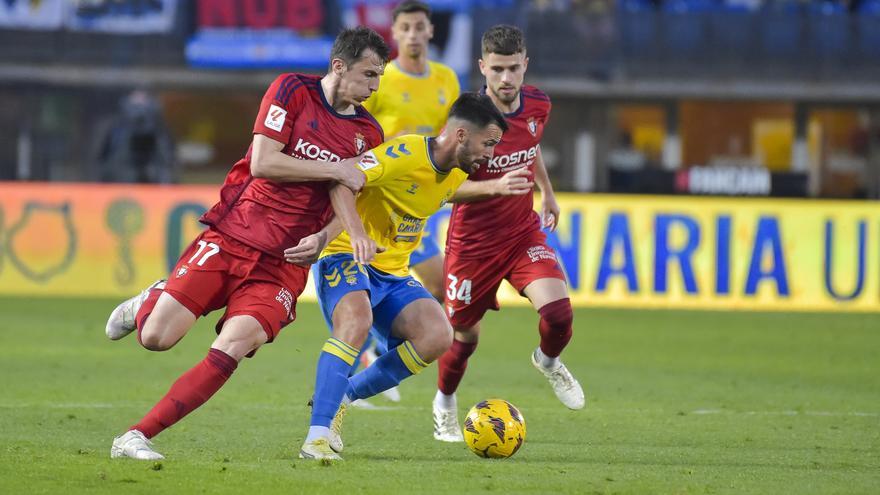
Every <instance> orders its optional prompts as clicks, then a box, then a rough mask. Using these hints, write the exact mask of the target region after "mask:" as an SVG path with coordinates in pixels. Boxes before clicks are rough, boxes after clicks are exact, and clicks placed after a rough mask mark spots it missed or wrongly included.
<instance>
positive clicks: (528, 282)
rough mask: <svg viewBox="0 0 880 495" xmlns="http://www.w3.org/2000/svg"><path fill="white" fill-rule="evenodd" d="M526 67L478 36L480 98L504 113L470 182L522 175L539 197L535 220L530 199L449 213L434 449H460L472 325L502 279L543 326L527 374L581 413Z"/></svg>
mask: <svg viewBox="0 0 880 495" xmlns="http://www.w3.org/2000/svg"><path fill="white" fill-rule="evenodd" d="M528 61H529V59H528V57H527V56H526V47H525V40H524V37H523V34H522V31H520V30H519V29H518V28H516V27H513V26H506V25H499V26H494V27H492V28H490V29H489V30H488V31H486V32H485V33H484V34H483V39H482V59H481V60H480V61H479V64H480V72H482V73H483V75H484V76H485V77H486V86H485V88H484V89H483V91H485V93H486V94H487V95H489V97H490V98H491V99H492V101H493V102H494V103H495V105H496V106H497V107H498V109H499V110H500V111H501V112H503V113H504V115H505V118H506V120H507V125H508V126H509V127H510V130H509V131H508V132H506V133H505V134H504V138H503V139H502V140H501V143H499V144H498V147H497V148H496V153H495V157H494V158H493V159H492V161H491V162H490V163H489V165H488V166H487V167H480V169H479V170H477V171H476V172H475V173H474V174H472V175H471V179H472V180H474V181H484V180H490V179H494V178H497V177H499V176H500V175H502V174H505V173H508V172H510V171H511V170H519V169H525V170H529V171H530V172H532V173H533V174H534V175H533V176H534V182H535V183H536V184H537V185H538V187H539V188H540V189H541V215H540V217H539V216H538V214H537V213H535V211H534V210H533V209H532V206H533V198H532V194H526V195H521V196H512V197H499V198H491V199H487V200H484V201H479V202H473V203H465V204H456V205H455V206H454V207H453V209H452V217H451V219H450V223H449V232H448V235H447V244H446V264H445V267H444V268H445V274H446V283H447V288H446V311H447V314H448V315H449V319H450V321H451V323H452V327H453V329H454V330H455V339H454V341H453V343H452V346H451V347H450V349H449V351H447V352H446V353H445V354H444V355H443V357H441V358H440V362H439V363H438V369H439V378H438V388H439V390H438V391H437V394H436V396H435V398H434V404H433V411H434V438H436V439H437V440H442V441H448V442H457V441H463V438H462V434H461V429H460V428H459V426H458V417H457V411H456V408H457V403H456V398H455V391H456V389H457V388H458V385H459V383H460V382H461V379H462V377H463V376H464V373H465V369H466V368H467V361H468V357H470V355H471V354H473V352H474V350H475V349H476V347H477V342H478V340H479V335H480V320H481V319H482V318H483V315H484V314H485V313H486V311H487V310H490V309H492V310H497V309H498V308H499V306H498V300H497V299H496V293H497V291H498V287H499V285H500V284H501V281H502V280H505V279H506V280H507V281H509V282H510V283H511V284H512V285H513V287H514V288H515V289H516V290H517V291H519V292H520V293H521V294H523V295H524V296H526V297H527V298H529V300H530V301H531V302H532V305H533V306H534V307H535V309H536V310H537V311H538V314H539V315H540V317H541V318H540V323H539V325H538V330H539V333H540V337H541V338H540V345H539V346H538V347H537V348H536V349H535V350H534V352H533V353H532V356H531V361H532V364H533V365H534V366H535V367H536V368H537V369H538V370H539V371H540V372H541V373H542V374H544V375H545V376H546V377H547V379H548V380H549V381H550V384H551V386H552V387H553V391H554V392H555V393H556V396H557V397H558V398H559V400H560V401H562V403H563V404H565V405H566V406H567V407H569V408H571V409H581V408H583V407H584V392H583V390H582V389H581V386H580V384H579V383H578V382H577V380H575V378H574V377H573V376H572V375H571V373H570V372H569V371H568V369H567V368H566V367H565V365H564V364H562V361H560V359H559V355H560V354H561V353H562V350H563V349H564V348H565V346H566V345H567V344H568V342H569V340H570V339H571V334H572V328H571V327H572V310H571V302H570V301H569V297H568V287H567V285H566V282H565V275H564V274H563V272H562V269H561V268H560V266H559V263H558V262H557V260H556V255H555V253H554V252H553V249H551V248H550V247H549V246H548V245H547V238H546V235H545V234H544V233H543V232H541V228H542V226H543V227H549V228H550V229H551V230H554V229H555V228H556V224H557V222H558V220H559V206H558V204H557V203H556V199H555V197H554V194H553V187H552V186H551V184H550V179H549V177H548V176H547V170H546V168H545V167H544V160H543V158H542V156H541V147H540V142H541V136H542V135H543V133H544V125H545V124H546V123H547V120H548V118H549V116H550V99H549V98H548V97H547V95H545V94H544V93H543V92H541V91H540V90H538V89H537V88H535V87H533V86H529V85H524V84H523V76H524V74H525V72H526V68H527V67H528Z"/></svg>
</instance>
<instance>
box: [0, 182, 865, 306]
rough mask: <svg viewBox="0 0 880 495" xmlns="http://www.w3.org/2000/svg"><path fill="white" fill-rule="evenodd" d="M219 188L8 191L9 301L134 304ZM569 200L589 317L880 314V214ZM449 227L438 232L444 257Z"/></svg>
mask: <svg viewBox="0 0 880 495" xmlns="http://www.w3.org/2000/svg"><path fill="white" fill-rule="evenodd" d="M218 190H219V187H218V186H215V185H211V186H132V185H86V184H32V183H28V184H24V183H0V295H46V296H106V297H111V298H114V297H119V298H122V297H130V296H131V295H133V294H135V293H137V292H138V291H140V289H141V288H143V287H145V286H146V285H148V284H150V283H152V282H153V281H155V280H156V279H158V278H162V277H166V276H167V274H168V271H169V270H170V269H171V267H173V266H174V264H175V262H176V261H177V258H178V256H179V254H180V252H181V251H182V250H183V249H184V248H185V247H186V245H187V244H188V243H189V242H191V241H192V239H193V238H194V237H195V236H196V234H197V233H198V232H199V231H200V229H201V228H202V226H201V225H200V224H199V223H198V218H199V216H200V215H201V214H202V213H203V212H204V211H206V210H207V208H209V207H210V206H211V205H212V204H213V203H214V202H215V201H216V199H217V195H218ZM558 200H559V203H560V206H561V208H562V214H561V217H560V225H559V229H558V230H557V232H555V233H553V234H550V235H549V239H550V244H551V245H552V246H553V247H554V249H555V250H556V253H557V257H558V259H559V261H560V264H561V265H562V267H563V270H564V271H565V273H566V275H567V277H568V283H569V287H570V291H571V299H572V302H573V303H574V305H575V306H605V307H643V308H690V309H734V310H768V311H860V312H880V203H877V202H867V201H816V200H767V199H729V198H724V199H721V198H708V197H658V196H620V195H574V194H560V195H559V196H558ZM536 204H537V202H536ZM448 219H449V210H448V209H446V210H444V211H441V212H440V213H438V214H437V215H436V216H435V217H434V218H432V221H431V222H429V223H428V227H427V229H428V231H427V233H426V234H427V235H431V236H435V237H436V238H437V239H438V240H439V241H440V242H441V245H442V242H443V238H444V237H445V231H446V225H447V222H448ZM459 284H461V281H459ZM312 294H313V293H312V292H311V290H310V289H309V290H307V292H306V294H305V295H304V296H303V298H304V299H311V298H313V295H312ZM499 299H500V300H501V303H502V306H503V305H505V304H528V301H526V300H525V299H523V298H521V297H520V296H519V295H517V294H516V293H515V292H514V291H513V289H512V288H510V287H509V286H506V285H505V286H503V287H502V290H501V291H500V292H499Z"/></svg>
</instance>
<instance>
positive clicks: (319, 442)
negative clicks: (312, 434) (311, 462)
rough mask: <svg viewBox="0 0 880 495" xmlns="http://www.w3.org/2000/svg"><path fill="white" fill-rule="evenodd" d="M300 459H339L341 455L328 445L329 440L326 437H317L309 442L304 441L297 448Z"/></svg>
mask: <svg viewBox="0 0 880 495" xmlns="http://www.w3.org/2000/svg"><path fill="white" fill-rule="evenodd" d="M299 458H300V459H315V460H318V461H341V460H342V457H341V456H340V455H339V454H337V453H336V452H334V451H333V448H332V447H330V441H329V440H327V439H326V438H318V439H315V440H312V441H311V442H305V443H304V444H303V446H302V448H301V449H299Z"/></svg>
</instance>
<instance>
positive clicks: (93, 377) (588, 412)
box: [0, 298, 880, 495]
mask: <svg viewBox="0 0 880 495" xmlns="http://www.w3.org/2000/svg"><path fill="white" fill-rule="evenodd" d="M116 302H117V301H100V300H56V299H39V298H20V299H19V298H5V299H0V352H2V354H3V356H2V358H0V380H2V396H0V493H9V494H24V493H50V494H57V493H65V494H71V493H112V494H118V493H126V494H129V493H145V494H146V493H149V494H156V493H210V494H215V493H235V494H242V493H257V494H260V495H266V494H270V493H307V494H317V493H342V494H345V493H481V492H499V493H529V494H534V493H554V494H555V493H597V494H614V493H621V494H625V493H645V494H656V493H681V494H714V493H737V494H739V493H747V494H757V493H767V494H781V493H792V494H813V493H816V494H819V493H821V494H827V493H839V494H856V493H865V494H870V493H873V494H876V493H880V325H878V323H880V317H878V316H877V315H829V314H809V315H804V314H797V315H794V314H754V313H744V312H736V313H719V312H674V311H624V310H578V311H577V312H576V314H575V336H574V339H573V341H572V344H571V345H570V347H569V348H568V349H567V351H566V354H565V355H564V357H565V360H566V362H567V363H568V365H569V367H570V369H571V370H572V371H573V372H574V374H575V376H577V377H578V378H579V379H580V381H581V383H582V384H583V385H584V388H585V390H586V393H587V408H586V409H585V410H583V411H578V412H573V411H569V410H567V409H565V408H564V407H563V406H562V405H561V404H559V403H558V402H557V400H556V398H555V397H554V396H553V394H552V392H551V390H550V388H549V386H548V385H547V383H546V382H545V381H544V378H543V377H542V376H540V375H539V374H538V373H537V372H536V371H535V370H534V369H532V367H531V365H530V364H529V352H530V351H531V350H532V349H533V347H534V346H535V345H536V342H537V332H536V330H535V327H536V321H537V316H536V315H535V313H534V311H531V310H527V309H522V308H509V309H505V310H503V311H501V312H499V313H493V314H490V316H489V317H488V318H487V319H486V321H485V322H484V326H483V328H484V330H483V341H482V345H481V346H480V348H479V349H478V350H477V353H476V354H475V356H474V358H472V360H471V364H470V368H469V372H468V374H467V376H466V377H465V379H464V382H463V383H462V388H461V389H460V391H459V405H460V413H459V414H460V417H463V415H464V413H465V412H466V410H467V408H468V407H469V406H470V405H472V404H473V403H475V402H477V401H479V400H481V399H484V398H490V397H500V398H504V399H507V400H509V401H511V402H512V403H514V404H516V405H517V406H518V407H519V408H520V409H521V410H522V412H523V415H524V416H525V418H526V421H527V425H528V437H527V438H526V442H525V445H524V446H523V448H522V449H521V450H520V451H519V453H518V454H517V455H516V456H515V457H513V458H511V459H507V460H484V459H480V458H478V457H476V456H474V455H473V454H472V453H470V452H469V451H468V450H467V449H466V448H465V447H464V446H463V445H460V444H457V445H456V444H452V445H450V444H441V443H439V442H436V441H434V440H433V439H432V437H431V408H430V402H431V399H432V397H433V394H434V387H435V381H436V373H437V372H436V369H435V368H434V367H433V366H432V367H431V368H430V369H429V370H427V371H426V372H425V373H423V374H422V375H420V376H417V377H415V378H413V379H411V380H409V381H408V382H407V383H405V384H404V385H403V386H402V387H401V392H402V394H403V401H402V402H401V403H399V404H391V403H388V402H385V401H383V400H382V399H381V398H377V399H375V400H374V401H373V402H374V404H376V405H381V406H389V407H390V409H388V410H381V411H379V410H354V411H352V412H351V413H350V414H349V415H348V418H347V422H346V429H345V435H344V439H345V441H346V450H345V452H344V457H345V461H344V462H342V463H337V464H334V465H332V466H322V465H318V464H315V463H313V462H307V461H303V460H300V459H297V458H296V454H297V452H298V449H299V446H300V444H301V442H302V439H303V435H304V434H305V432H306V429H307V423H308V413H309V410H308V408H307V407H306V402H307V400H308V398H309V396H310V393H311V388H312V385H313V380H314V377H313V373H314V367H315V360H316V357H317V353H318V350H319V349H320V345H321V343H322V342H323V340H324V339H325V338H326V330H325V327H324V324H323V322H322V321H321V319H320V316H319V313H318V310H317V307H316V306H314V305H302V306H301V307H300V308H299V319H298V320H297V322H296V323H294V324H293V325H292V326H290V327H288V328H287V329H285V330H284V331H283V332H282V334H281V336H280V338H279V339H278V341H277V342H276V343H274V344H271V345H269V346H266V347H264V348H263V349H261V350H260V352H259V353H258V354H257V356H256V358H254V359H250V360H247V361H246V362H244V363H243V364H242V365H241V366H239V368H238V371H237V372H236V373H235V375H234V376H233V378H232V379H231V380H230V382H228V383H227V385H226V387H225V388H224V389H223V390H221V391H220V392H219V393H218V394H217V395H216V396H215V397H214V398H213V399H212V400H211V401H209V402H208V403H207V404H206V405H205V406H203V407H202V408H201V409H199V410H197V411H196V412H194V413H193V414H191V415H190V416H189V417H187V418H185V419H184V420H183V421H182V422H181V423H178V424H177V425H176V426H174V427H173V428H171V429H169V430H167V431H165V432H164V433H162V434H161V435H159V436H158V437H157V438H156V439H155V446H156V449H157V450H158V451H160V452H162V453H163V454H165V455H166V457H167V459H166V460H165V461H162V462H161V463H152V462H141V461H132V460H128V459H124V460H111V459H110V458H109V449H110V442H111V441H112V439H113V436H115V435H117V434H119V433H120V432H122V431H124V430H125V429H126V428H127V427H128V426H130V425H131V424H133V423H134V422H136V421H137V420H138V419H139V418H140V417H141V416H142V415H143V414H144V413H145V412H146V411H147V410H148V409H149V408H150V407H151V406H152V405H153V403H154V402H155V401H156V400H157V399H158V398H159V397H160V396H162V395H163V394H164V393H165V391H166V390H167V388H168V386H169V385H170V383H171V381H172V380H173V379H175V378H176V377H177V376H178V375H179V374H180V373H181V372H183V371H184V370H186V369H188V368H189V367H191V366H192V365H193V364H195V363H196V362H197V361H198V360H200V359H202V358H203V357H204V355H205V353H206V352H207V347H208V346H209V344H210V342H211V340H212V338H213V327H212V325H213V322H214V321H215V319H216V315H212V316H211V317H208V318H207V319H206V321H202V322H201V323H200V324H199V325H198V326H196V327H195V328H194V329H193V330H192V331H191V332H190V334H189V335H188V336H187V337H186V338H185V339H184V340H183V341H182V342H181V343H180V344H179V345H178V346H177V347H175V348H174V349H173V350H171V351H168V352H165V353H151V352H148V351H145V350H144V349H141V348H140V347H139V346H138V345H137V343H136V342H135V340H134V339H133V338H131V337H129V338H127V339H125V340H123V341H120V342H110V341H108V340H107V339H106V338H105V337H104V335H103V326H104V321H105V318H106V315H107V314H108V313H109V311H110V310H111V309H112V308H113V306H114V305H115V304H116Z"/></svg>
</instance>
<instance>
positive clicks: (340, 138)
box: [200, 73, 384, 258]
mask: <svg viewBox="0 0 880 495" xmlns="http://www.w3.org/2000/svg"><path fill="white" fill-rule="evenodd" d="M355 108H356V112H355V114H354V115H341V114H339V113H337V112H336V111H335V110H334V109H333V107H331V106H330V104H329V103H328V102H327V100H326V98H325V97H324V92H323V91H322V90H321V77H320V76H312V75H305V74H294V73H290V74H282V75H281V76H279V77H278V78H277V79H275V82H273V83H272V85H271V86H269V89H268V90H267V91H266V94H265V95H264V96H263V101H262V104H261V105H260V113H259V114H257V120H256V122H255V123H254V133H255V134H262V135H264V136H267V137H269V138H272V139H274V140H276V141H279V142H281V143H284V149H283V150H282V152H284V153H287V154H289V155H291V156H293V157H294V158H300V159H305V160H320V161H325V162H338V161H340V160H342V159H344V158H351V157H353V156H357V155H359V154H361V153H363V152H364V151H366V150H368V149H370V148H373V147H375V146H378V145H380V144H382V141H383V140H384V136H383V134H382V128H381V127H380V126H379V124H378V123H377V122H376V120H375V119H373V117H372V116H371V115H370V114H369V113H368V112H367V111H366V110H364V109H363V108H362V107H359V106H358V107H355ZM250 166H251V149H248V152H247V154H246V155H245V157H244V158H242V159H241V160H239V161H238V163H236V164H235V165H234V166H233V167H232V170H230V171H229V174H228V175H227V176H226V181H225V182H224V183H223V188H222V189H221V190H220V201H219V202H218V203H217V204H215V205H214V206H213V207H212V208H211V209H210V210H209V211H208V212H207V213H205V214H204V215H203V216H202V218H201V219H200V221H201V222H202V223H204V224H206V225H210V226H212V227H213V228H214V229H216V230H218V231H219V232H222V233H223V234H225V235H227V236H230V237H232V238H234V239H236V240H238V241H239V242H242V243H244V244H247V245H249V246H251V247H254V248H256V249H259V250H261V251H263V252H265V253H267V254H270V255H272V256H276V257H279V258H280V257H282V256H283V252H284V250H285V249H286V248H289V247H291V246H295V245H296V244H297V243H299V240H300V239H301V238H303V237H305V236H307V235H311V234H314V233H315V232H317V231H319V230H321V229H322V228H323V227H324V226H325V225H326V224H327V222H328V221H329V220H330V219H331V218H332V216H333V211H332V208H331V207H330V195H329V193H328V191H329V186H330V183H328V182H316V181H312V182H287V183H279V182H273V181H271V180H268V179H258V178H255V177H253V176H252V175H251V172H250Z"/></svg>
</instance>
